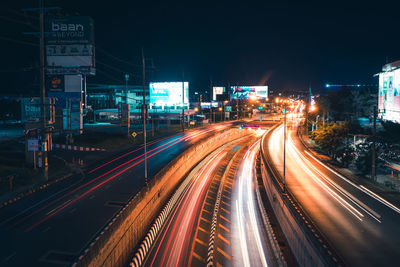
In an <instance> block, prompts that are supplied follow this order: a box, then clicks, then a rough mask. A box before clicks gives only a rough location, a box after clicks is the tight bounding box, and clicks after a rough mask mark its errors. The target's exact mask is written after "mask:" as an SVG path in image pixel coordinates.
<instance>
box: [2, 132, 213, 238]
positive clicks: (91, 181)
mask: <svg viewBox="0 0 400 267" xmlns="http://www.w3.org/2000/svg"><path fill="white" fill-rule="evenodd" d="M209 131H212V130H204V131H200V132H195V133H193V134H191V135H188V136H184V137H180V138H177V139H174V140H171V141H169V142H167V143H166V144H163V145H160V146H158V147H156V148H154V149H152V150H149V151H148V152H147V154H149V153H151V152H154V151H156V150H158V151H157V152H155V153H153V154H151V155H149V156H147V157H148V158H151V157H152V156H154V155H156V154H158V153H159V152H161V151H163V150H165V149H166V148H169V147H171V146H173V145H175V144H178V143H180V142H182V141H187V140H189V139H191V138H195V137H198V136H201V135H203V134H205V133H207V132H209ZM171 142H173V143H172V144H170V143H171ZM167 144H170V145H168V146H166V147H164V146H165V145H167ZM162 147H164V148H162ZM143 156H144V154H141V155H139V156H137V157H135V158H133V159H131V160H129V161H127V162H125V163H123V164H120V165H119V166H117V167H115V168H113V169H111V170H109V171H107V172H105V173H103V174H101V175H100V176H97V177H96V178H94V179H92V180H90V181H88V182H87V183H85V184H83V185H81V186H79V187H77V188H75V189H74V190H72V191H70V192H68V193H66V194H64V195H63V196H61V197H59V198H58V199H56V200H53V201H52V202H50V203H48V204H46V205H45V206H43V207H41V208H40V209H38V210H36V211H34V212H32V213H31V214H29V215H27V216H25V217H24V218H22V219H20V220H18V221H17V222H16V223H14V224H13V225H11V226H10V227H9V229H11V228H12V227H14V226H16V225H18V224H20V223H21V222H23V221H25V220H26V219H28V218H30V217H32V216H33V215H35V214H37V213H38V212H40V211H42V210H44V209H46V208H47V207H49V206H50V205H53V204H54V203H56V202H58V201H60V200H62V199H63V198H66V197H67V196H69V195H71V194H73V193H75V192H76V191H78V190H80V189H82V188H83V187H85V186H87V185H89V184H91V183H93V182H95V181H97V180H99V179H100V178H102V177H104V176H106V175H107V174H110V173H111V172H113V171H115V170H117V169H119V168H121V167H123V166H125V165H127V164H129V163H131V162H133V161H135V160H137V159H139V158H141V157H143ZM142 161H144V158H143V159H141V160H139V161H137V162H136V163H134V164H133V165H131V166H129V167H127V168H125V169H124V170H122V171H120V172H118V173H117V174H115V175H113V176H111V177H110V178H108V179H107V180H105V181H103V182H101V183H100V184H98V185H96V186H94V187H92V188H91V189H89V190H88V191H86V192H85V193H83V194H81V195H80V196H78V197H76V198H75V199H74V200H73V201H68V202H64V203H63V204H62V205H61V206H60V207H59V208H58V209H55V210H54V213H52V214H49V215H47V216H46V217H45V218H44V219H42V220H40V223H42V222H44V221H46V220H47V219H48V218H49V217H51V216H53V215H55V214H56V213H58V212H59V211H61V210H62V209H64V208H66V207H67V206H69V205H70V204H72V203H74V202H76V201H77V200H78V199H80V198H82V197H83V196H85V195H86V194H88V193H90V192H92V191H93V190H94V189H97V188H98V187H99V186H101V185H103V184H105V183H106V182H109V181H111V180H112V179H114V178H115V177H117V176H118V175H120V174H122V173H123V172H125V171H127V170H129V169H131V168H132V167H134V166H136V165H138V164H139V163H141V162H142ZM40 223H38V224H40ZM38 224H34V226H35V227H36V226H37V225H38ZM33 228H34V227H29V228H27V229H26V230H25V231H30V230H32V229H33Z"/></svg>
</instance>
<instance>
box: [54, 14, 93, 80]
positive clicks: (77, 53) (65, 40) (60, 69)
mask: <svg viewBox="0 0 400 267" xmlns="http://www.w3.org/2000/svg"><path fill="white" fill-rule="evenodd" d="M94 54H95V53H94V33H93V20H92V19H91V18H90V17H85V16H67V17H49V18H48V19H46V66H47V67H46V71H47V73H48V74H53V75H56V74H80V73H82V74H87V75H94V74H95V68H94V67H95V60H94V58H95V57H94Z"/></svg>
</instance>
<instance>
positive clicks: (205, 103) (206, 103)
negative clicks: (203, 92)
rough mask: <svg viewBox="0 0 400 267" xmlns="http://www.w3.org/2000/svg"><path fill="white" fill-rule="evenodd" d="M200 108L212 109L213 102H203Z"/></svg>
mask: <svg viewBox="0 0 400 267" xmlns="http://www.w3.org/2000/svg"><path fill="white" fill-rule="evenodd" d="M200 107H201V108H211V102H201V103H200Z"/></svg>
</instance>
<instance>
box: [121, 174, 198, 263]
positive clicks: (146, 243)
mask: <svg viewBox="0 0 400 267" xmlns="http://www.w3.org/2000/svg"><path fill="white" fill-rule="evenodd" d="M190 180H191V176H190V175H189V176H188V177H187V178H186V179H185V180H184V182H183V183H182V184H181V185H180V186H179V188H178V190H176V192H175V193H174V195H173V196H172V197H171V199H170V200H169V201H168V203H167V205H165V207H164V208H163V210H162V211H161V213H160V215H159V216H158V217H157V219H156V221H155V222H154V224H153V225H152V227H151V228H150V231H149V232H148V233H147V235H146V237H145V238H144V240H143V241H142V243H141V244H140V246H139V249H138V250H137V252H136V253H135V256H134V257H133V259H132V261H131V262H130V263H129V266H130V267H139V266H141V265H142V263H143V261H144V259H145V258H146V256H147V253H148V252H149V249H150V248H151V246H152V244H153V242H154V240H155V238H156V237H157V235H158V232H159V231H160V229H161V228H162V226H163V225H164V222H165V220H166V219H167V217H168V215H169V213H170V212H171V210H172V208H173V207H174V205H175V204H176V202H177V201H178V199H179V197H180V196H181V194H182V192H183V190H184V189H185V188H186V186H187V185H188V184H189V182H190Z"/></svg>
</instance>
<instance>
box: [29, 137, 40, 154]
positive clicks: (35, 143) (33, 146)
mask: <svg viewBox="0 0 400 267" xmlns="http://www.w3.org/2000/svg"><path fill="white" fill-rule="evenodd" d="M28 151H39V140H38V139H28Z"/></svg>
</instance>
